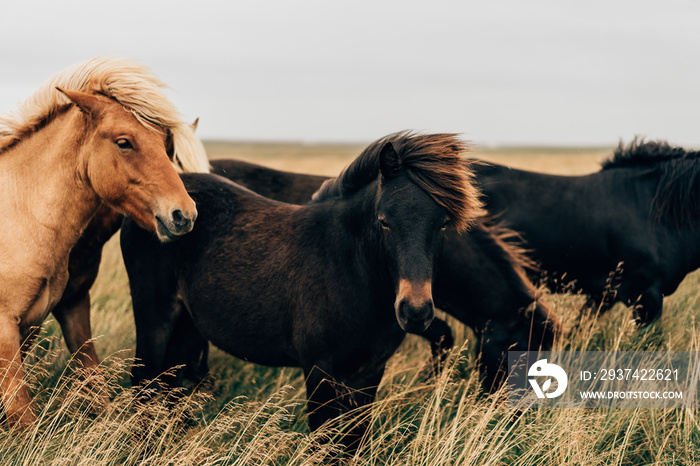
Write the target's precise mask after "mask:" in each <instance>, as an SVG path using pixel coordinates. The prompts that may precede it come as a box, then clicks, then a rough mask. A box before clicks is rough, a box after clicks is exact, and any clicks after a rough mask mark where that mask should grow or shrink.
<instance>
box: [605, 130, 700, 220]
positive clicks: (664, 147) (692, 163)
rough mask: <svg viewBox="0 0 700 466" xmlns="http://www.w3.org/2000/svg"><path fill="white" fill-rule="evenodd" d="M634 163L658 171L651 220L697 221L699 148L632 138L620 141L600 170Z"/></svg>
mask: <svg viewBox="0 0 700 466" xmlns="http://www.w3.org/2000/svg"><path fill="white" fill-rule="evenodd" d="M634 167H639V168H642V169H646V170H645V171H646V172H648V171H649V170H653V171H654V172H655V173H657V174H658V179H659V182H658V184H657V187H656V192H655V194H654V198H653V200H652V203H651V206H650V207H649V215H650V217H651V218H652V220H654V221H658V222H662V223H664V224H667V225H669V226H674V227H677V228H680V227H682V226H690V227H694V226H696V225H697V224H698V223H699V222H700V151H688V150H685V149H684V148H682V147H674V146H671V145H670V144H669V143H668V142H666V141H648V142H645V141H644V140H642V139H639V138H635V139H634V140H633V141H632V142H631V143H630V144H629V145H628V146H627V147H624V146H623V145H622V142H621V143H620V145H619V146H618V147H617V149H616V150H615V153H614V154H613V156H612V158H610V159H608V160H606V161H605V162H603V164H602V169H603V170H609V169H615V168H634Z"/></svg>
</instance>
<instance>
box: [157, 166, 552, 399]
mask: <svg viewBox="0 0 700 466" xmlns="http://www.w3.org/2000/svg"><path fill="white" fill-rule="evenodd" d="M211 166H212V169H211V172H212V173H216V174H218V175H221V176H223V177H226V178H228V179H230V180H232V181H235V182H236V183H238V184H240V185H242V186H245V187H246V188H249V189H251V190H253V191H255V192H256V193H259V194H261V195H263V196H265V197H269V198H271V199H276V200H280V201H284V202H289V203H293V204H303V203H306V202H308V200H309V199H311V196H312V195H313V193H314V192H315V191H316V190H317V189H318V188H319V187H320V186H321V185H322V184H323V182H324V181H326V179H327V178H326V177H323V176H316V175H306V174H299V173H289V172H284V171H279V170H273V169H271V168H267V167H263V166H260V165H256V164H252V163H248V162H243V161H240V160H233V159H218V160H212V161H211ZM511 235H512V232H510V231H508V230H504V229H501V228H497V227H494V226H485V225H483V224H477V225H475V226H474V227H473V228H472V229H470V230H469V232H468V234H460V233H457V232H452V231H448V232H446V237H445V242H444V245H443V252H442V254H440V258H439V260H438V269H437V273H436V277H435V280H434V288H433V299H434V300H435V303H436V306H437V307H438V308H440V309H442V310H443V311H445V312H447V313H449V314H450V315H452V316H453V317H455V318H456V319H458V320H459V321H461V322H462V323H464V324H465V325H467V326H469V327H470V328H471V329H472V330H474V332H475V334H476V336H477V337H478V338H479V343H478V345H477V346H478V349H479V352H480V369H481V372H482V381H483V385H484V387H485V388H486V389H487V390H493V389H495V388H497V387H498V386H499V385H500V382H502V381H503V379H504V376H505V370H506V369H507V368H506V367H505V364H506V363H507V352H508V351H509V350H513V351H528V350H530V351H537V350H539V349H550V348H551V346H552V343H553V342H554V339H555V337H556V335H557V334H558V333H559V332H560V325H559V322H558V320H557V318H556V316H555V315H554V314H553V313H552V312H551V311H550V310H549V309H548V308H547V306H546V305H545V304H544V303H542V302H541V301H539V300H538V299H537V296H536V292H535V290H534V288H533V286H532V285H531V284H530V282H529V281H528V280H527V279H526V277H525V272H524V271H525V270H526V269H527V268H529V267H530V264H528V263H527V261H526V260H524V259H525V258H524V257H523V254H522V252H521V251H520V250H519V248H517V247H515V246H514V244H513V242H511V241H510V239H509V236H511ZM188 319H189V317H188V316H187V315H186V314H183V316H182V322H181V324H180V327H181V328H182V332H183V333H184V335H183V337H182V338H181V339H178V343H173V344H171V345H170V346H171V347H173V351H174V350H175V348H177V351H182V348H183V345H190V347H191V348H192V349H191V352H190V356H189V360H188V364H187V368H186V373H185V376H186V377H188V378H190V379H192V380H195V381H199V380H201V379H202V378H203V377H204V376H205V375H206V374H207V372H208V366H207V364H206V361H207V351H208V342H207V341H206V340H202V339H201V338H198V336H197V335H196V330H195V329H194V328H193V326H192V325H191V322H189V321H188ZM420 335H421V336H423V337H425V338H426V339H428V340H429V341H430V345H431V349H432V353H433V357H434V359H435V361H436V363H439V362H441V359H443V358H444V355H445V351H446V350H448V349H449V348H451V347H452V344H453V337H452V333H451V329H450V327H449V326H448V325H447V323H445V322H444V321H442V320H441V319H438V318H435V320H433V323H432V324H431V325H430V327H429V328H428V329H427V330H426V331H424V332H422V333H420ZM171 366H172V364H171V365H166V366H165V367H163V368H162V370H166V369H167V368H169V367H171Z"/></svg>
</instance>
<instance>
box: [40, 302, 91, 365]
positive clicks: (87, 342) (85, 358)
mask: <svg viewBox="0 0 700 466" xmlns="http://www.w3.org/2000/svg"><path fill="white" fill-rule="evenodd" d="M51 312H52V313H53V315H54V317H55V318H56V321H58V324H59V325H60V326H61V331H62V332H63V338H64V340H65V341H66V346H67V347H68V351H70V352H71V354H73V358H74V359H75V361H76V362H77V363H78V364H79V365H80V367H83V368H85V369H94V368H95V367H97V366H98V365H99V363H100V359H99V356H97V351H96V350H95V345H94V344H93V342H92V331H91V330H90V293H89V292H87V293H85V294H83V295H82V296H80V297H79V298H77V299H72V300H71V301H70V302H69V303H64V302H59V303H58V305H57V306H56V307H55V308H54V309H53V311H51Z"/></svg>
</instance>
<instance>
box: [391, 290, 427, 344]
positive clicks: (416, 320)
mask: <svg viewBox="0 0 700 466" xmlns="http://www.w3.org/2000/svg"><path fill="white" fill-rule="evenodd" d="M394 311H395V312H396V320H397V321H398V322H399V325H400V326H401V328H402V329H403V330H404V331H406V332H408V333H421V332H424V331H425V330H426V329H427V328H428V326H429V325H430V323H431V322H432V321H433V318H434V317H435V306H434V305H433V298H432V284H431V282H430V281H426V282H423V283H419V284H414V283H411V282H410V281H408V280H405V279H402V280H400V281H399V292H398V293H397V294H396V302H395V303H394Z"/></svg>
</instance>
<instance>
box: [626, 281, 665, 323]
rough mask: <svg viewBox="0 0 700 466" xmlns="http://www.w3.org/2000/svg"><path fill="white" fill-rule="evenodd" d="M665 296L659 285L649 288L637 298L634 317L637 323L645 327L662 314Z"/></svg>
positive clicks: (634, 305) (634, 304)
mask: <svg viewBox="0 0 700 466" xmlns="http://www.w3.org/2000/svg"><path fill="white" fill-rule="evenodd" d="M663 304H664V297H663V294H662V293H661V290H660V289H659V287H658V286H656V285H655V286H652V287H649V288H647V289H646V290H645V291H644V292H643V293H642V294H641V295H640V296H639V299H638V300H637V302H636V303H633V304H632V305H633V307H634V319H635V321H636V322H637V325H638V326H640V327H645V326H647V325H649V324H650V323H651V322H653V321H654V320H655V319H656V318H658V317H659V316H660V315H661V310H662V309H663Z"/></svg>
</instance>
